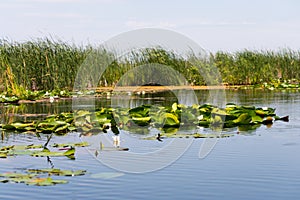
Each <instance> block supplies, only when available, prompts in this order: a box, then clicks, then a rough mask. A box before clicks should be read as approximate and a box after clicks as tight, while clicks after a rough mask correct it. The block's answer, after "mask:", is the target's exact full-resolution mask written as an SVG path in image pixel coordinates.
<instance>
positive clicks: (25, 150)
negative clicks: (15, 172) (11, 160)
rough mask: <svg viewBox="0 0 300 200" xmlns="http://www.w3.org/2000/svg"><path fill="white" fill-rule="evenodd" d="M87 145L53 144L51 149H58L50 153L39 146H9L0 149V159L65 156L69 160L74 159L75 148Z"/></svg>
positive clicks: (85, 143)
mask: <svg viewBox="0 0 300 200" xmlns="http://www.w3.org/2000/svg"><path fill="white" fill-rule="evenodd" d="M88 145H89V144H88V143H87V142H81V143H73V144H71V143H70V144H56V143H55V144H53V145H52V147H53V148H59V149H58V150H55V151H50V150H49V149H48V148H46V147H44V145H41V144H38V145H36V144H30V145H10V146H3V147H0V158H7V157H8V156H19V155H30V156H33V157H47V156H49V157H58V156H66V157H68V158H70V159H75V157H74V155H75V147H85V146H88Z"/></svg>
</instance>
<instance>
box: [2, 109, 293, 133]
mask: <svg viewBox="0 0 300 200" xmlns="http://www.w3.org/2000/svg"><path fill="white" fill-rule="evenodd" d="M276 120H283V121H288V116H286V117H279V116H277V115H276V114H275V109H274V108H268V107H262V108H259V107H255V106H240V105H236V104H232V103H231V104H227V105H226V107H225V108H218V107H216V106H214V105H210V104H204V105H192V106H186V105H183V104H177V103H173V104H172V105H171V106H165V107H164V106H157V105H142V106H138V107H135V108H132V109H129V108H101V109H98V110H96V111H95V112H91V111H87V110H78V111H75V112H74V113H61V114H58V115H50V116H48V117H47V118H45V119H44V120H42V121H30V122H14V123H10V124H6V125H2V129H4V130H15V131H20V132H37V133H56V134H66V133H68V132H70V131H77V132H82V133H84V134H87V133H92V134H94V133H95V134H98V133H101V132H107V128H108V127H110V128H111V130H112V131H113V132H114V133H115V134H118V133H119V128H121V129H125V130H129V131H130V130H131V132H133V131H132V130H134V128H136V127H147V126H152V127H156V128H163V129H167V128H174V127H175V128H176V127H183V126H201V127H205V128H211V129H223V128H232V127H239V128H241V129H242V128H243V127H247V129H248V130H249V129H256V128H257V127H259V126H260V125H261V124H265V125H269V124H272V123H273V122H274V121H276ZM0 126H1V125H0Z"/></svg>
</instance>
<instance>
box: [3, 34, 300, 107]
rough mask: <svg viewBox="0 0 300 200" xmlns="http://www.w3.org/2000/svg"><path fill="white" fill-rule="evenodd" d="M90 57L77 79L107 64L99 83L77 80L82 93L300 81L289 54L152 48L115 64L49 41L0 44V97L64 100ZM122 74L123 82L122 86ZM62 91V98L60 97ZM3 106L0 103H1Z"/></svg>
mask: <svg viewBox="0 0 300 200" xmlns="http://www.w3.org/2000/svg"><path fill="white" fill-rule="evenodd" d="M91 55H95V58H96V59H95V60H94V61H93V63H85V65H86V69H83V71H81V73H82V74H90V71H91V70H92V69H91V67H93V66H94V65H95V64H99V65H100V64H102V65H103V64H108V67H107V68H106V70H105V71H104V73H103V76H102V77H99V74H98V73H95V74H90V77H80V76H78V77H77V78H78V80H79V81H80V82H81V83H85V84H86V85H83V86H82V87H84V88H86V87H97V86H114V85H115V84H116V83H117V82H119V81H120V82H119V83H118V84H121V85H126V86H128V85H129V86H130V85H143V84H147V82H150V83H149V84H155V83H158V84H162V85H176V84H179V85H185V84H187V83H189V84H191V85H215V84H218V83H221V82H222V81H223V82H224V83H227V84H229V85H245V84H246V85H249V84H251V85H255V84H264V83H268V84H275V85H276V82H277V80H279V82H280V83H284V80H286V81H288V82H287V83H286V84H285V85H282V87H286V85H288V84H293V83H294V82H295V81H296V82H297V83H298V81H299V80H300V53H299V52H298V51H292V50H290V49H282V50H281V51H249V50H244V51H240V52H235V53H226V52H217V53H216V54H210V56H209V58H208V59H206V60H205V59H199V58H196V57H195V56H194V55H193V54H192V53H191V54H190V55H177V54H176V53H175V52H172V51H167V50H164V49H163V48H161V47H156V48H145V49H140V50H136V51H133V52H130V53H128V54H126V55H124V56H123V57H120V58H116V57H115V54H114V53H113V52H108V51H107V50H105V49H100V50H98V49H96V48H95V47H92V46H85V47H81V46H75V45H72V44H68V43H65V42H62V41H59V40H58V41H55V40H53V39H49V38H44V39H37V40H35V41H27V42H14V41H8V40H4V39H0V93H3V92H5V96H7V97H13V96H15V97H17V98H18V99H32V100H34V99H36V98H38V97H39V96H40V94H39V93H32V91H36V90H39V91H55V92H54V93H55V94H54V93H53V95H54V96H56V95H58V96H68V95H69V94H68V93H67V91H71V90H72V89H73V87H74V81H75V78H76V76H77V75H78V68H79V67H80V66H81V65H82V64H84V61H85V59H86V58H87V57H88V56H91ZM183 56H185V57H183ZM214 66H216V67H217V68H215V67H214ZM158 68H159V73H157V70H158ZM134 69H136V70H134ZM140 69H142V70H140ZM217 69H218V70H219V72H220V76H219V74H218V73H219V72H218V70H217ZM141 71H142V72H143V73H141ZM124 74H126V76H127V78H125V79H124V80H121V77H122V76H123V75H124ZM181 76H182V77H184V78H185V79H186V82H182V80H184V79H182V77H181ZM215 77H222V80H216V79H215ZM99 78H100V80H98V79H99ZM145 81H147V82H146V83H145ZM297 85H298V86H299V83H298V84H297ZM75 87H77V86H75ZM77 89H80V88H77ZM61 91H65V92H63V93H66V94H61ZM4 100H5V99H4ZM4 100H3V98H2V99H1V97H0V102H1V101H2V102H4ZM6 101H7V102H10V101H13V100H6Z"/></svg>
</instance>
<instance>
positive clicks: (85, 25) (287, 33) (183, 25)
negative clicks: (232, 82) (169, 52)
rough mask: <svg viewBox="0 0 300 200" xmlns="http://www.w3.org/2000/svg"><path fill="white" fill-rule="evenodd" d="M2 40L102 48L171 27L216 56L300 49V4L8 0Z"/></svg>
mask: <svg viewBox="0 0 300 200" xmlns="http://www.w3.org/2000/svg"><path fill="white" fill-rule="evenodd" d="M0 10H1V12H0V27H1V31H0V38H8V39H12V40H17V41H24V40H30V39H31V38H37V37H45V36H50V35H51V36H53V37H55V38H59V39H61V40H63V41H68V42H75V43H77V44H86V43H92V44H100V43H102V42H104V41H106V40H108V39H110V38H111V37H113V36H115V35H118V34H120V33H123V32H125V31H130V30H134V29H138V28H146V27H155V28H165V29H169V30H173V31H176V32H178V33H181V34H183V35H185V36H187V37H189V38H191V39H192V40H194V41H195V42H197V43H198V44H199V45H201V46H202V47H203V48H205V49H206V50H209V51H212V52H215V51H218V50H223V51H231V52H233V51H239V50H243V49H245V48H247V49H255V50H262V49H263V50H266V49H270V50H278V49H279V48H286V47H288V48H291V49H294V50H299V49H300V14H299V10H300V1H298V0H249V1H246V0H219V1H218V0H198V1H196V0H195V1H192V0H185V1H184V0H181V1H178V0H173V1H171V0H170V1H169V0H165V1H163V0H151V1H146V0H2V1H0Z"/></svg>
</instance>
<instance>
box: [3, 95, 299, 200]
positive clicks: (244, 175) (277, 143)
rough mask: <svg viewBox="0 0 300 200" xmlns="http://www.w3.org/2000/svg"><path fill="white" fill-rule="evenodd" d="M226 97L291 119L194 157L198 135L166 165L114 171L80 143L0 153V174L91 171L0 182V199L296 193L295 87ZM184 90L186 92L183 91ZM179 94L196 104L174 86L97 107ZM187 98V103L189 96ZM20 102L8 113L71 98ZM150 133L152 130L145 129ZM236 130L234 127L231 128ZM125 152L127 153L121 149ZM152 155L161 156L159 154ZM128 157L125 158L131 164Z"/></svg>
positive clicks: (137, 143) (47, 108) (21, 139)
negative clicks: (53, 152)
mask: <svg viewBox="0 0 300 200" xmlns="http://www.w3.org/2000/svg"><path fill="white" fill-rule="evenodd" d="M196 96H197V98H198V102H199V103H205V102H207V101H208V99H209V96H210V92H208V91H198V92H197V93H196ZM225 96H226V97H225V98H224V97H222V98H223V100H224V101H226V102H235V103H239V104H243V105H255V106H260V107H262V106H270V107H276V113H277V114H278V115H279V116H285V115H289V116H290V122H288V123H284V122H280V121H277V122H276V123H274V125H273V126H272V127H271V128H267V127H266V126H262V127H260V128H258V129H257V130H256V131H252V132H242V133H241V134H239V135H237V134H236V135H235V136H234V137H230V138H223V139H220V140H218V142H217V144H216V145H215V147H214V148H213V150H212V151H211V153H210V154H209V155H208V156H207V157H205V158H204V159H199V158H198V154H199V149H200V146H201V144H202V143H203V142H204V139H195V140H193V141H192V144H191V146H190V148H189V149H188V150H187V151H186V152H185V153H184V154H183V155H182V156H181V157H180V158H179V159H178V160H176V161H175V162H173V163H172V164H171V165H169V166H167V167H165V168H163V169H160V170H157V171H153V172H149V173H141V174H134V173H124V172H118V171H116V170H114V169H112V168H110V167H107V166H105V165H103V164H102V163H101V162H99V161H98V160H97V159H95V157H94V155H93V154H91V153H90V152H91V149H89V148H91V147H87V148H78V149H77V152H76V159H75V160H69V159H66V158H51V163H49V162H48V161H47V159H46V158H31V157H27V156H17V157H9V158H7V159H0V166H1V168H0V173H4V172H11V171H19V170H22V169H23V168H49V167H55V168H61V169H85V170H87V171H88V174H86V175H84V176H79V177H62V178H61V177H59V178H61V179H67V180H69V181H70V182H69V184H64V185H56V186H49V187H37V186H26V185H24V184H11V183H6V184H3V183H1V184H0V199H62V198H64V199H83V198H84V199H151V200H152V199H298V198H299V196H300V190H299V188H300V167H299V166H300V159H299V155H300V123H299V122H300V114H299V113H300V95H299V93H293V92H274V91H270V92H266V91H264V92H262V91H256V90H243V91H226V95H225ZM183 97H185V98H183ZM179 98H182V99H181V100H180V101H181V102H185V103H187V104H191V103H193V101H194V100H190V99H191V98H194V97H190V96H189V93H187V94H184V95H183V96H181V97H178V95H177V97H176V95H173V94H171V93H157V94H146V95H144V96H139V97H138V96H136V97H135V98H133V97H132V96H131V97H130V98H128V99H124V98H122V99H119V100H117V99H115V100H113V101H112V100H111V99H102V100H98V101H97V102H96V104H97V105H98V106H115V105H116V104H118V105H119V106H130V107H134V106H137V105H141V104H144V103H155V104H162V105H167V104H170V102H173V101H176V100H178V99H179ZM189 101H190V102H189ZM22 106H23V108H22V109H21V108H18V109H19V110H16V109H17V108H11V107H7V106H5V107H4V108H3V107H2V108H1V109H2V110H1V112H2V113H1V114H2V116H3V114H4V113H5V115H6V117H3V118H2V119H1V120H2V122H3V121H4V120H9V117H7V116H8V115H7V113H8V112H10V111H12V110H14V112H19V113H32V112H35V113H44V114H48V113H58V112H61V111H69V110H71V108H72V106H71V104H70V102H69V101H60V102H57V103H54V104H50V103H41V104H29V105H27V106H26V107H25V106H24V105H22ZM150 132H151V131H150ZM229 132H231V133H233V132H236V130H230V131H229ZM123 135H124V138H123V140H122V146H127V147H129V148H130V151H140V152H147V151H152V150H155V149H158V148H161V147H162V146H163V145H165V144H164V142H166V143H167V142H168V141H166V140H165V141H164V142H163V143H159V142H158V141H145V140H140V139H139V137H137V136H131V135H130V133H124V134H123ZM45 139H46V138H45V136H42V137H41V138H40V139H39V138H37V137H36V136H35V135H25V134H16V133H4V134H2V140H1V141H0V146H4V145H8V144H12V143H13V144H18V143H24V144H31V143H44V142H45ZM80 141H81V139H80V138H79V137H78V134H77V133H71V134H69V135H68V136H64V137H58V136H55V137H54V138H53V139H52V140H51V142H53V143H54V142H80ZM124 156H126V152H124ZM157 162H161V159H160V158H157ZM129 164H130V163H129ZM107 172H109V173H112V174H113V175H114V174H116V173H118V174H117V175H118V176H117V177H114V178H104V177H100V176H95V175H97V174H101V173H107Z"/></svg>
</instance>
